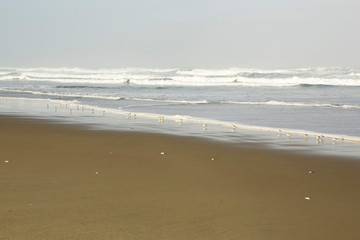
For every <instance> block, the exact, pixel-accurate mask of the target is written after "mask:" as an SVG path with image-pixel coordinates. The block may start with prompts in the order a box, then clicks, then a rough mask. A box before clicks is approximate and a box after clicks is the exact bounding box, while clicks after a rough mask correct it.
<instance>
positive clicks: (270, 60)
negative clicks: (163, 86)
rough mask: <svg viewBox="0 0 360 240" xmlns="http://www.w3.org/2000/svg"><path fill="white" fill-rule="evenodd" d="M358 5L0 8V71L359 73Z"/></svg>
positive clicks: (108, 3) (310, 1)
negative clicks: (341, 69) (330, 69)
mask: <svg viewBox="0 0 360 240" xmlns="http://www.w3.org/2000/svg"><path fill="white" fill-rule="evenodd" d="M359 10H360V1H359V0H327V1H325V0H247V1H243V0H216V1H215V0H0V66H13V67H41V66H43V67H86V68H116V67H160V68H161V67H204V68H206V67H216V68H223V67H315V66H345V67H360V46H359V44H360V31H359V23H360V13H359Z"/></svg>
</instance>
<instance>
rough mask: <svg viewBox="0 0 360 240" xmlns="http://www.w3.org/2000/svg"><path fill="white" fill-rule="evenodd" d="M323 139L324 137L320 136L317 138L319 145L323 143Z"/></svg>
mask: <svg viewBox="0 0 360 240" xmlns="http://www.w3.org/2000/svg"><path fill="white" fill-rule="evenodd" d="M323 138H324V136H323V135H319V136H316V139H317V140H316V141H317V143H322V142H323Z"/></svg>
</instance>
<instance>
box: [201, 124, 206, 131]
mask: <svg viewBox="0 0 360 240" xmlns="http://www.w3.org/2000/svg"><path fill="white" fill-rule="evenodd" d="M202 126H203V131H206V128H207V123H204V124H203V125H202Z"/></svg>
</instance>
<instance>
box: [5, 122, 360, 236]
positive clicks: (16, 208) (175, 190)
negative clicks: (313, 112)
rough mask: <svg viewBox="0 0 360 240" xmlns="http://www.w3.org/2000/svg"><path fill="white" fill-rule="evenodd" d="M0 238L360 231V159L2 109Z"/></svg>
mask: <svg viewBox="0 0 360 240" xmlns="http://www.w3.org/2000/svg"><path fill="white" fill-rule="evenodd" d="M0 132H1V134H0V150H1V151H0V189H1V198H0V239H1V240H5V239H6V240H8V239H17V240H20V239H27V240H29V239H157V240H161V239H164V240H165V239H166V240H171V239H174V240H177V239H267V240H268V239H287V240H289V239H359V238H360V232H359V230H358V226H359V224H360V205H359V204H358V203H359V202H360V192H359V191H358V189H359V186H360V161H357V159H346V158H341V157H337V158H335V157H330V156H319V155H309V154H308V155H305V154H302V153H299V152H295V151H292V152H287V151H279V150H270V149H267V148H265V147H263V146H261V145H260V144H255V143H254V144H251V143H249V144H245V143H243V144H226V143H222V142H216V141H212V140H210V139H201V138H195V137H180V136H171V135H165V134H152V133H141V132H116V131H104V130H101V131H100V130H88V129H87V128H86V126H82V125H71V124H56V123H55V122H51V121H42V120H36V119H27V118H16V117H9V116H1V117H0Z"/></svg>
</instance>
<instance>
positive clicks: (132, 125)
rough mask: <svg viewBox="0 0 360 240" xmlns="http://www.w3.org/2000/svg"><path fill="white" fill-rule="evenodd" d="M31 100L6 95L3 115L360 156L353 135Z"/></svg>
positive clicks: (3, 100)
mask: <svg viewBox="0 0 360 240" xmlns="http://www.w3.org/2000/svg"><path fill="white" fill-rule="evenodd" d="M28 100H29V101H26V99H15V98H11V99H8V98H0V101H1V102H2V103H4V104H3V106H2V107H0V112H1V113H0V115H12V116H16V117H25V118H34V119H40V120H42V121H43V120H44V121H55V122H58V123H60V124H63V123H64V124H66V125H68V124H70V125H72V124H76V125H83V126H87V127H89V128H91V129H98V130H106V131H120V132H128V131H130V132H147V133H156V134H171V135H175V136H186V137H201V138H204V139H211V140H215V141H218V142H226V143H229V144H252V143H255V144H260V145H264V146H265V147H266V148H269V149H278V150H281V151H288V150H290V151H295V152H303V153H304V152H305V153H307V154H310V155H320V156H339V157H345V158H349V157H350V158H355V159H358V158H359V156H360V150H359V149H360V148H359V146H360V143H359V142H358V141H359V140H358V138H357V137H353V136H345V135H331V134H326V133H316V132H311V131H302V130H294V129H275V128H267V127H256V126H247V125H242V124H233V123H232V122H221V121H220V122H219V121H210V120H206V119H196V118H194V119H186V116H166V117H165V121H164V118H163V119H161V118H160V117H164V116H161V115H158V114H150V115H148V114H146V113H127V112H123V111H122V110H119V111H115V112H113V111H114V110H113V109H106V108H101V107H93V106H87V105H85V106H81V105H79V104H77V103H76V102H73V101H67V100H44V99H31V98H30V99H28ZM184 117H185V118H184ZM182 118H184V119H182ZM179 119H180V120H179ZM204 126H206V127H204Z"/></svg>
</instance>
